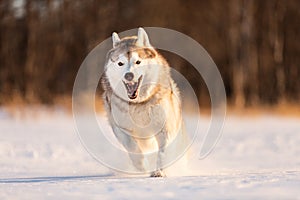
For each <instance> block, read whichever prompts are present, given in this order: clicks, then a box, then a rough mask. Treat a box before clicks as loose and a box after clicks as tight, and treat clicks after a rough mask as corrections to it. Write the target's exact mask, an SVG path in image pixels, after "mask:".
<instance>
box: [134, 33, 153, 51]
mask: <svg viewBox="0 0 300 200" xmlns="http://www.w3.org/2000/svg"><path fill="white" fill-rule="evenodd" d="M136 45H137V46H144V47H151V44H150V41H149V38H148V35H147V33H146V31H145V30H144V29H143V28H139V30H138V36H137V41H136Z"/></svg>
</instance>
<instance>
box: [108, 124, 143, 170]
mask: <svg viewBox="0 0 300 200" xmlns="http://www.w3.org/2000/svg"><path fill="white" fill-rule="evenodd" d="M113 131H114V133H115V135H116V137H117V139H118V140H119V142H120V143H121V144H122V145H123V146H124V148H125V149H126V150H127V151H128V154H129V157H130V160H131V161H132V164H133V166H134V167H135V168H136V169H137V170H139V171H141V172H144V171H145V166H144V156H143V153H142V151H141V149H140V147H139V145H138V144H137V142H136V140H135V139H134V137H132V136H130V135H129V134H128V133H125V132H123V131H122V130H121V129H120V128H118V127H116V126H114V127H113Z"/></svg>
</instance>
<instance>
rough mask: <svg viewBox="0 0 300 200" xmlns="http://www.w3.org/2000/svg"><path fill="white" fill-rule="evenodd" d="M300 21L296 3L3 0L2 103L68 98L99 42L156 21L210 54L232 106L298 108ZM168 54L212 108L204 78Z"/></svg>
mask: <svg viewBox="0 0 300 200" xmlns="http://www.w3.org/2000/svg"><path fill="white" fill-rule="evenodd" d="M299 20H300V1H299V0H286V1H283V0H266V1H262V0H229V1H224V0H212V1H207V0H164V1H159V0H151V1H141V0H138V1H136V0H114V1H104V0H85V1H83V0H1V1H0V105H5V104H19V103H21V104H24V103H25V104H46V105H55V104H57V103H58V102H60V100H61V99H65V100H66V101H67V102H70V101H71V94H72V87H73V83H74V80H75V76H76V73H77V70H78V69H79V67H80V65H81V63H82V61H83V60H84V58H85V57H86V56H87V54H88V53H89V52H90V51H91V50H92V49H93V48H94V47H95V46H96V45H97V44H99V43H100V42H101V41H103V40H104V39H106V38H108V37H110V36H111V33H112V32H113V31H117V32H122V31H125V30H128V29H132V28H137V27H140V26H142V27H147V26H155V27H165V28H170V29H174V30H176V31H180V32H182V33H184V34H187V35H189V36H190V37H192V38H193V39H195V40H196V41H198V42H199V43H200V44H201V45H202V46H203V47H204V48H205V49H206V50H207V51H208V53H209V54H210V55H211V57H212V58H213V60H214V61H215V63H216V64H217V66H218V67H219V70H220V72H221V75H222V77H223V80H224V84H225V88H226V93H227V97H228V105H230V106H231V107H233V108H248V107H269V106H272V107H273V106H274V107H276V106H281V105H294V106H295V105H296V108H297V107H300V106H299V100H300V78H299V77H300V43H299V42H298V38H299V34H300V26H299ZM150 39H151V38H150ZM174 42H176V41H174ZM163 53H164V54H165V55H166V57H167V59H168V60H169V62H170V63H171V66H172V67H174V68H176V69H177V70H179V71H180V72H181V73H182V74H183V75H184V76H185V77H186V78H187V79H188V80H189V81H190V83H191V84H192V86H193V88H194V89H195V92H196V94H197V96H198V98H199V99H200V103H201V104H203V105H209V98H208V93H207V90H206V86H205V84H204V83H203V81H202V80H201V76H200V75H199V74H197V73H195V70H194V69H193V67H191V66H188V65H189V64H188V63H187V62H186V61H185V60H183V59H180V58H178V57H176V56H174V55H170V54H168V53H166V52H163Z"/></svg>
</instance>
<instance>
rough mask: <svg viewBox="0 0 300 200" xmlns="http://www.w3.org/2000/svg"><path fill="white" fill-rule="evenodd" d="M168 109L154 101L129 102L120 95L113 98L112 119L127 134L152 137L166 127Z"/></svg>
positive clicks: (137, 136)
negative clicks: (120, 97)
mask: <svg viewBox="0 0 300 200" xmlns="http://www.w3.org/2000/svg"><path fill="white" fill-rule="evenodd" d="M166 116H167V115H166V109H165V108H164V106H163V105H161V104H159V103H153V102H152V101H149V102H146V103H141V104H129V103H128V102H124V101H122V100H121V99H119V98H118V97H115V96H112V99H111V119H112V120H114V123H115V124H116V125H117V126H118V127H119V128H120V129H122V130H123V131H125V132H126V133H127V134H130V135H131V136H133V137H136V138H150V137H152V136H155V135H156V134H158V133H159V132H161V130H162V129H163V128H164V127H165V124H166Z"/></svg>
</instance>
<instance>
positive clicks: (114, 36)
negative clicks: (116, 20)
mask: <svg viewBox="0 0 300 200" xmlns="http://www.w3.org/2000/svg"><path fill="white" fill-rule="evenodd" d="M111 37H112V42H113V47H114V48H115V47H116V45H117V43H118V42H120V37H119V35H118V33H116V32H113V34H112V36H111Z"/></svg>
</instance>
